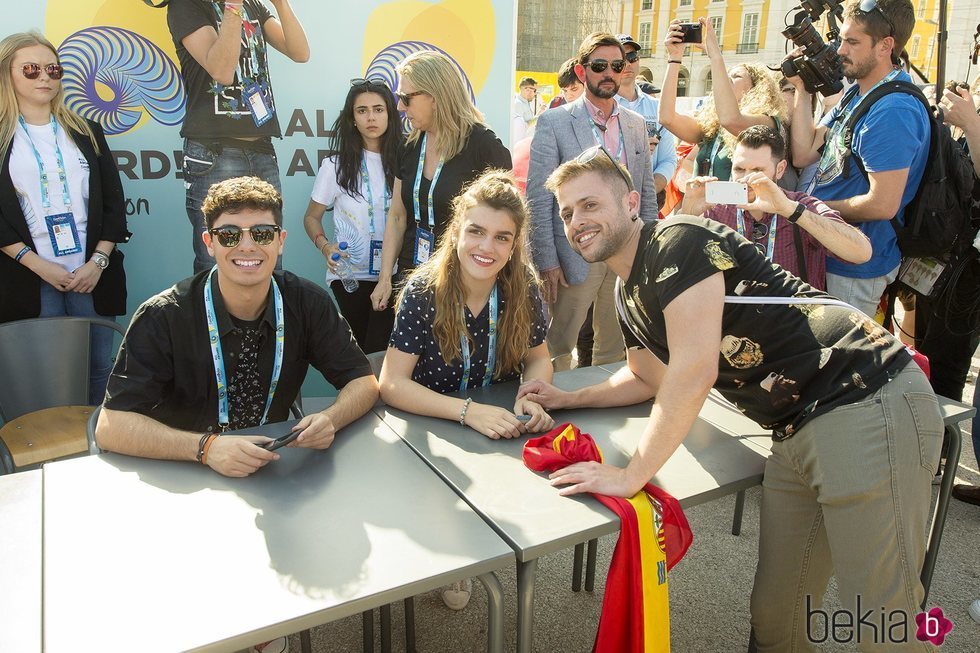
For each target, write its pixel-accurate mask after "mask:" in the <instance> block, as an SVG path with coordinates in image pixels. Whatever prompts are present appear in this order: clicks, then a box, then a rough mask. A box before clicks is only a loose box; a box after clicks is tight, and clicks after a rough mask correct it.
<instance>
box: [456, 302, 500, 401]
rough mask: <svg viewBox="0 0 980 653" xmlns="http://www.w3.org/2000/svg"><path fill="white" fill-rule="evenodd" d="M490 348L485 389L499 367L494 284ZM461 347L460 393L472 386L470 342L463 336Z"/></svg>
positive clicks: (491, 305) (484, 383)
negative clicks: (461, 375) (495, 368)
mask: <svg viewBox="0 0 980 653" xmlns="http://www.w3.org/2000/svg"><path fill="white" fill-rule="evenodd" d="M489 337H490V348H489V349H488V350H487V372H486V374H485V375H484V376H483V387H484V388H485V387H487V386H488V385H490V382H491V381H492V380H493V369H494V367H496V365H497V284H493V290H491V291H490V329H489ZM459 346H460V349H462V352H463V380H462V381H460V382H459V389H460V391H461V392H462V391H465V390H467V386H469V384H470V341H469V339H468V338H467V337H466V334H463V336H462V337H460V339H459Z"/></svg>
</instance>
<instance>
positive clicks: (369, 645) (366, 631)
mask: <svg viewBox="0 0 980 653" xmlns="http://www.w3.org/2000/svg"><path fill="white" fill-rule="evenodd" d="M361 648H363V649H364V653H374V610H373V609H372V610H365V611H364V612H362V613H361Z"/></svg>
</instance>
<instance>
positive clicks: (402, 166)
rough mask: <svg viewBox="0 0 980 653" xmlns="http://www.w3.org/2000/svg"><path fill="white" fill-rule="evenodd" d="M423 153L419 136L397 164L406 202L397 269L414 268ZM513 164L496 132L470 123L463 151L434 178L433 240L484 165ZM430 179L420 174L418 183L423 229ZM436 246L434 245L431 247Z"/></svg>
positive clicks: (440, 234)
mask: <svg viewBox="0 0 980 653" xmlns="http://www.w3.org/2000/svg"><path fill="white" fill-rule="evenodd" d="M421 152H422V137H421V136H420V137H419V138H418V140H416V141H415V142H414V143H411V144H406V145H405V146H404V148H403V149H402V152H401V157H400V161H399V163H398V175H397V177H398V178H399V179H401V182H402V203H404V204H405V211H406V215H407V219H406V225H405V236H404V238H403V239H402V251H401V253H400V254H399V256H398V269H399V270H401V271H408V270H411V269H412V268H414V267H415V217H416V216H415V205H414V196H415V175H416V173H417V172H418V169H419V154H420V153H421ZM512 167H513V164H512V163H511V159H510V150H508V149H507V148H506V147H504V144H503V143H501V142H500V139H499V138H497V135H496V134H494V133H493V132H492V131H491V130H489V129H487V128H486V127H484V126H483V125H479V124H477V125H473V130H472V131H471V132H470V135H469V137H468V138H467V139H466V144H465V145H464V146H463V149H462V151H460V153H459V154H457V155H456V156H454V157H453V158H451V159H449V160H448V161H446V162H445V163H444V164H443V166H442V172H440V173H439V179H438V181H436V191H435V204H434V206H435V211H434V212H433V218H434V219H435V223H436V224H435V228H433V226H432V225H429V226H428V230H429V231H431V232H432V233H433V234H434V235H435V237H436V243H438V242H439V238H440V237H441V236H442V232H443V231H445V229H446V225H447V224H449V220H450V218H451V217H452V207H451V204H452V201H453V199H454V198H455V197H456V196H457V195H459V193H460V191H461V190H463V187H464V186H466V185H467V184H469V183H470V182H471V181H473V180H474V179H476V178H477V177H479V176H480V173H482V172H483V171H484V170H486V169H487V168H503V169H505V170H510V169H511V168H512ZM431 185H432V180H431V179H426V177H425V175H422V179H421V181H420V183H419V213H420V216H419V220H420V222H421V224H422V227H423V228H426V227H425V221H426V220H428V216H429V189H430V187H431ZM434 249H435V248H433V250H434Z"/></svg>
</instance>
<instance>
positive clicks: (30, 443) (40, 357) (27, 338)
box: [0, 317, 125, 472]
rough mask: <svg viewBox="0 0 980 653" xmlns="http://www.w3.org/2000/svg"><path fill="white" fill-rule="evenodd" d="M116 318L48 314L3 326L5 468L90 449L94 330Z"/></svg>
mask: <svg viewBox="0 0 980 653" xmlns="http://www.w3.org/2000/svg"><path fill="white" fill-rule="evenodd" d="M93 326H97V327H99V328H109V329H113V330H115V331H116V332H118V333H119V334H121V335H124V334H125V330H124V329H123V327H121V326H120V325H118V324H116V323H115V322H113V321H111V320H105V319H100V318H87V317H45V318H37V319H33V320H18V321H16V322H7V323H5V324H0V377H2V378H4V379H6V380H7V381H6V382H5V383H2V384H0V418H2V419H3V420H4V425H3V427H2V428H0V443H2V445H3V446H2V449H3V451H0V462H2V466H3V467H4V471H5V472H12V471H15V470H16V469H18V468H22V467H26V466H30V465H37V464H40V463H43V462H47V461H49V460H54V459H56V458H63V457H66V456H72V455H77V454H82V453H87V452H88V451H89V447H90V443H89V440H88V437H87V434H86V421H87V420H88V419H89V416H90V415H91V413H92V411H93V407H92V406H90V405H88V401H89V332H90V329H91V328H92V327H93Z"/></svg>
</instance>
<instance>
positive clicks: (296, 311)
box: [96, 177, 378, 476]
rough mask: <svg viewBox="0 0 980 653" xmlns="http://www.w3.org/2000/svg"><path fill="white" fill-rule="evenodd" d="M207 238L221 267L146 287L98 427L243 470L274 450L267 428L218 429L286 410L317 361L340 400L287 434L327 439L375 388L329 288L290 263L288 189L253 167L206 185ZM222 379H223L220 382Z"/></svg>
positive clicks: (151, 453) (110, 445)
mask: <svg viewBox="0 0 980 653" xmlns="http://www.w3.org/2000/svg"><path fill="white" fill-rule="evenodd" d="M203 212H204V215H205V218H206V220H207V231H205V232H204V234H203V236H202V238H203V240H204V244H205V246H206V247H207V250H208V252H209V253H210V254H211V255H212V256H213V257H214V259H215V263H216V267H215V269H214V270H213V271H212V270H208V271H205V272H200V273H198V274H196V275H194V276H193V277H191V278H189V279H185V280H184V281H181V282H180V283H178V284H177V285H175V286H173V287H172V288H170V289H168V290H165V291H164V292H162V293H160V294H159V295H156V296H155V297H151V298H150V299H148V300H147V301H146V302H144V303H143V305H142V306H140V307H139V309H137V311H136V314H135V315H134V316H133V321H132V323H131V324H130V326H129V330H128V331H127V332H126V337H125V339H124V340H123V344H122V347H121V348H120V350H119V356H118V358H117V360H116V365H115V368H114V369H113V371H112V376H111V377H110V379H109V386H108V388H107V390H106V399H105V403H104V405H103V410H102V413H101V415H100V416H99V423H98V426H97V428H96V439H97V441H98V443H99V446H100V447H102V448H103V449H107V450H109V451H115V452H117V453H123V454H128V455H131V456H141V457H145V458H160V459H169V460H186V461H195V460H196V461H197V462H199V463H201V464H204V465H208V466H209V467H211V468H212V469H214V470H215V471H216V472H218V473H220V474H223V475H225V476H248V475H249V474H251V473H253V472H255V471H256V470H258V469H259V468H261V467H263V466H264V465H267V464H269V463H270V462H273V461H275V460H276V459H278V458H279V456H278V454H275V453H273V452H271V451H266V450H265V449H263V448H262V447H260V446H259V444H261V443H263V442H266V441H267V440H268V438H264V437H260V436H254V437H234V438H232V437H218V436H220V435H221V432H222V431H224V430H226V429H247V428H250V427H254V426H258V425H260V424H264V423H266V422H280V421H283V420H286V419H288V416H289V408H290V406H291V404H292V403H293V401H294V400H295V399H296V397H297V396H298V394H299V391H300V386H301V385H302V383H303V379H304V378H305V377H306V372H307V369H308V367H309V366H310V365H313V366H314V367H315V368H316V369H317V370H318V371H319V372H320V373H321V374H323V377H324V378H325V379H326V380H327V381H328V382H329V383H331V384H332V385H333V386H334V387H336V388H338V390H339V393H338V395H337V400H336V402H335V403H334V404H333V405H331V406H330V407H329V408H327V409H326V410H324V411H323V412H320V413H314V414H312V415H307V416H306V417H304V418H303V419H302V420H301V421H300V422H299V424H298V425H297V426H296V427H295V428H294V430H300V431H302V433H301V435H299V437H297V438H296V440H295V441H294V442H293V443H292V444H290V445H289V446H295V447H309V448H313V449H326V448H328V447H329V446H330V445H331V443H332V442H333V440H334V437H335V435H336V433H337V431H338V430H340V429H341V428H343V427H344V426H346V425H347V424H349V423H351V422H352V421H354V420H355V419H357V418H359V417H360V416H361V415H363V414H365V413H366V412H367V411H368V410H369V409H370V408H371V406H372V405H373V404H374V402H375V401H376V400H377V398H378V384H377V381H376V380H375V377H374V375H373V374H372V372H371V367H370V365H369V364H368V361H367V358H366V357H365V356H364V354H363V353H362V352H361V350H360V349H359V348H358V347H357V344H356V342H355V341H354V338H353V336H352V334H351V331H350V328H349V327H348V326H347V323H346V322H345V321H344V320H343V318H341V317H340V314H339V313H338V312H337V309H336V308H335V306H334V303H333V301H332V300H331V299H330V297H329V295H328V294H327V292H326V290H324V289H323V288H321V287H320V286H318V285H316V284H314V283H311V282H309V281H307V280H305V279H301V278H299V277H297V276H296V275H294V274H292V273H290V272H285V271H274V268H275V264H276V259H277V257H278V256H279V255H281V254H282V249H283V244H284V243H285V240H286V232H285V230H283V229H282V198H281V196H280V195H279V193H278V191H276V189H275V188H273V187H272V185H270V184H268V183H267V182H264V181H262V180H259V179H257V178H255V177H239V178H236V179H230V180H226V181H223V182H220V183H218V184H215V185H214V186H212V187H211V190H210V191H209V192H208V196H207V198H206V199H205V200H204V205H203ZM219 388H220V389H221V390H220V391H219Z"/></svg>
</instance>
